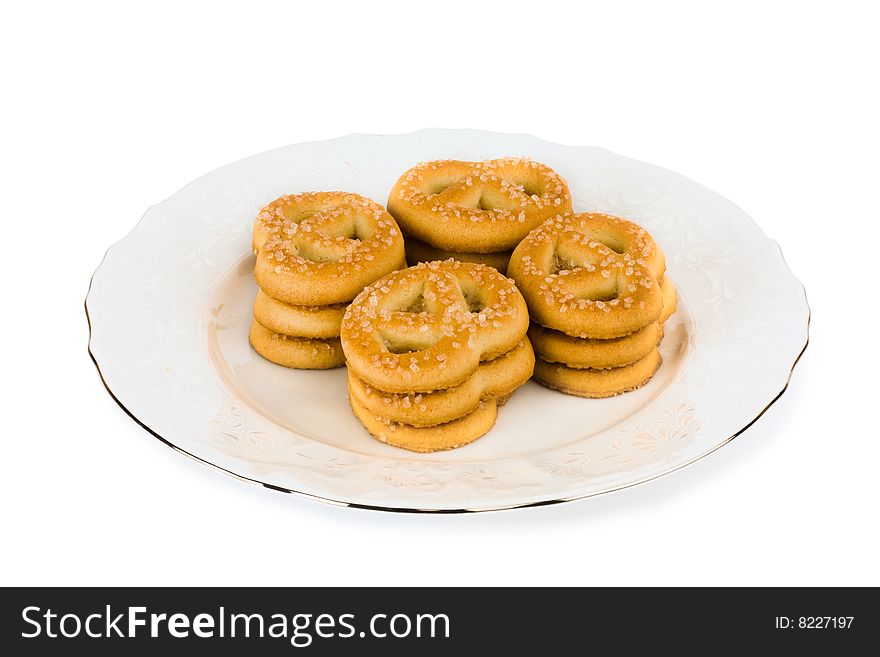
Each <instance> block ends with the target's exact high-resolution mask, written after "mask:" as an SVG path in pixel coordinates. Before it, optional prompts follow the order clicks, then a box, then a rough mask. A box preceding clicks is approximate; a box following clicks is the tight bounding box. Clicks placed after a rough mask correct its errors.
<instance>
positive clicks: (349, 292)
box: [253, 192, 405, 306]
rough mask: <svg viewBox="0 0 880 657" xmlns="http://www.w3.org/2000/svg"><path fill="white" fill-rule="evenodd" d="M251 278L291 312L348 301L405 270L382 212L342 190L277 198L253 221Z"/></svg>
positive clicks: (398, 238) (392, 227)
mask: <svg viewBox="0 0 880 657" xmlns="http://www.w3.org/2000/svg"><path fill="white" fill-rule="evenodd" d="M253 244H254V250H255V251H256V254H257V261H256V265H255V267H254V277H255V278H256V280H257V284H258V285H259V286H260V287H261V288H262V289H263V291H264V292H265V293H266V294H267V295H268V296H270V297H272V298H273V299H277V300H278V301H281V302H283V303H286V304H290V305H294V306H325V305H332V304H338V303H348V302H349V301H351V300H352V299H354V297H355V296H357V294H358V292H360V291H361V290H362V289H364V287H366V286H367V285H369V284H370V283H372V282H373V281H375V280H376V279H378V278H381V277H382V276H384V275H385V274H388V273H390V272H392V271H394V270H395V269H398V268H400V267H401V266H403V265H404V263H405V259H404V247H403V236H402V235H401V233H400V229H399V228H398V227H397V223H396V222H395V221H394V218H393V217H392V216H391V215H389V214H388V212H386V210H385V208H383V207H382V206H381V205H379V204H378V203H376V202H375V201H371V200H370V199H368V198H364V197H363V196H359V195H357V194H350V193H345V192H308V193H304V194H291V195H289V196H282V197H281V198H279V199H276V200H275V201H273V202H272V203H270V204H269V205H267V206H266V207H265V208H263V209H262V210H261V211H260V214H259V215H258V216H257V219H256V221H255V222H254V236H253Z"/></svg>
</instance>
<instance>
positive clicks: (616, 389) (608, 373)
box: [534, 348, 662, 398]
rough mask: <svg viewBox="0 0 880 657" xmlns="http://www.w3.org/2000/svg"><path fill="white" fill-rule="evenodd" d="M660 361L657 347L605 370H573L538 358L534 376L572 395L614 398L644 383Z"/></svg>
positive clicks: (543, 382) (540, 381) (544, 383)
mask: <svg viewBox="0 0 880 657" xmlns="http://www.w3.org/2000/svg"><path fill="white" fill-rule="evenodd" d="M661 360H662V359H661V358H660V351H659V350H658V349H656V348H655V349H653V350H651V351H650V352H649V353H648V355H646V356H644V357H643V358H641V359H639V360H637V361H636V362H634V363H632V364H630V365H625V366H623V367H615V368H612V369H605V370H595V369H574V368H571V367H566V366H565V365H561V364H559V363H548V362H547V361H545V360H541V359H540V358H537V359H535V376H534V379H535V381H537V382H538V383H540V384H541V385H544V386H546V387H548V388H553V389H554V390H559V391H561V392H564V393H566V394H569V395H576V396H578V397H592V398H601V397H613V396H614V395H619V394H621V393H624V392H629V391H630V390H635V389H636V388H640V387H642V386H643V385H645V384H646V383H647V382H648V381H649V380H650V379H651V377H652V376H654V373H655V372H656V371H657V369H658V368H659V367H660V363H661Z"/></svg>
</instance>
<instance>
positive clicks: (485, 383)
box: [348, 339, 535, 427]
mask: <svg viewBox="0 0 880 657" xmlns="http://www.w3.org/2000/svg"><path fill="white" fill-rule="evenodd" d="M534 369H535V354H534V352H533V351H532V345H531V344H530V343H529V341H528V339H525V340H523V341H522V342H520V343H519V345H518V346H516V347H514V348H513V349H511V350H510V351H509V352H507V353H506V354H504V355H503V356H499V357H498V358H494V359H492V360H490V361H486V362H484V363H482V364H481V365H480V366H479V367H478V368H477V371H476V372H475V373H474V374H473V376H469V377H468V378H467V379H465V380H464V382H463V383H461V384H459V385H457V386H455V387H454V388H447V389H446V390H437V391H435V392H426V393H415V392H408V393H389V392H383V391H382V390H377V389H376V388H373V387H372V386H371V385H369V384H367V383H364V382H363V381H362V380H361V379H359V378H358V377H357V375H356V374H354V373H353V372H352V370H349V371H348V390H349V394H350V395H351V396H352V397H353V398H355V400H356V401H357V402H359V403H360V404H361V405H362V406H364V407H365V408H367V409H368V410H369V411H370V412H371V413H373V414H375V415H376V416H377V417H382V418H386V419H388V420H391V421H394V422H400V423H404V424H408V425H410V426H415V427H433V426H436V425H438V424H443V423H445V422H452V421H453V420H457V419H458V418H460V417H463V416H464V415H467V414H468V413H470V412H472V411H474V410H476V409H477V407H478V406H479V405H480V402H484V401H487V400H489V399H497V400H499V403H503V401H504V400H505V399H506V397H508V396H510V395H511V394H513V392H514V391H515V390H516V389H517V388H519V387H520V386H521V385H523V384H524V383H525V382H526V381H528V380H529V379H530V378H532V373H533V372H534Z"/></svg>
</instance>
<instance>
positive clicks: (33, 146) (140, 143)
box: [0, 0, 880, 585]
mask: <svg viewBox="0 0 880 657" xmlns="http://www.w3.org/2000/svg"><path fill="white" fill-rule="evenodd" d="M715 4H716V3H704V2H699V3H698V2H694V3H647V2H646V3H629V2H601V3H593V4H589V5H588V4H587V3H576V2H551V1H549V0H541V1H540V2H514V1H513V0H509V1H508V2H503V3H490V2H475V1H473V0H472V1H469V2H454V1H453V0H445V1H444V2H442V3H440V4H439V5H438V4H436V3H417V2H407V3H403V2H401V3H381V2H358V3H351V4H348V3H341V2H339V3H335V2H329V1H328V2H308V3H306V2H304V3H295V2H287V3H281V2H279V3H267V2H255V1H249V2H241V3H237V4H226V3H220V2H210V3H207V2H206V3H183V2H172V3H164V2H151V3H143V4H142V5H141V6H140V8H139V9H136V8H131V7H128V6H126V5H127V3H109V2H108V3H105V4H98V3H92V2H83V3H64V4H62V3H58V4H54V5H53V4H45V3H37V2H35V3H28V4H27V5H25V3H21V7H19V8H17V9H10V8H9V6H8V5H4V7H5V8H4V9H3V10H2V16H0V61H2V69H0V70H2V91H3V100H2V104H0V113H2V121H0V131H2V142H0V169H2V170H0V180H2V183H0V188H2V201H3V214H2V221H3V230H4V231H5V235H6V237H5V243H6V248H5V256H4V257H3V259H2V261H0V262H2V267H3V272H2V273H3V276H2V281H3V321H2V329H0V330H2V332H3V343H4V349H3V359H2V367H0V373H2V375H3V376H2V381H3V382H4V385H3V393H2V395H3V396H2V400H3V403H2V425H0V426H2V440H3V449H2V452H0V454H2V464H3V465H2V476H0V493H2V495H0V499H2V503H0V504H2V527H3V530H2V533H3V539H2V541H0V557H2V558H0V584H4V585H6V584H23V585H36V584H116V585H123V584H124V585H133V584H278V585H281V584H291V585H295V584H313V585H330V584H411V585H427V584H614V585H624V584H768V585H775V584H874V585H878V584H880V568H878V559H877V554H878V548H880V545H878V540H877V532H878V529H877V526H878V522H877V515H878V514H877V505H878V501H880V499H878V497H880V496H878V483H877V482H878V473H880V440H878V438H880V432H878V428H877V417H878V416H877V413H878V410H880V409H878V403H877V395H876V381H877V374H876V370H877V368H878V365H880V363H878V358H877V345H876V344H875V343H876V319H877V313H876V308H877V286H878V283H880V279H878V277H877V273H876V272H877V264H876V263H877V258H878V249H877V247H878V228H877V225H878V221H880V212H878V205H877V186H878V181H880V176H878V174H880V167H878V163H877V162H878V160H877V155H878V149H880V138H878V121H880V103H878V84H877V75H878V73H877V70H878V68H877V67H878V62H880V48H878V39H877V36H876V34H875V27H876V25H877V24H878V22H877V16H873V15H870V14H869V10H868V7H870V3H863V4H861V5H859V4H855V3H853V4H849V3H846V2H835V3H825V5H824V8H823V7H822V6H819V5H814V4H813V3H810V2H798V3H783V2H779V3H770V2H760V3H749V2H737V3H731V4H730V5H729V8H728V9H722V8H719V7H716V6H715ZM25 7H26V8H25ZM433 126H437V127H473V128H484V129H490V130H497V131H510V132H527V133H532V134H535V135H537V136H539V137H542V138H544V139H548V140H551V141H558V142H562V143H572V144H587V145H597V146H604V147H606V148H609V149H611V150H613V151H615V152H617V153H620V154H622V155H626V156H629V157H634V158H637V159H641V160H646V161H649V162H652V163H655V164H659V165H661V166H665V167H667V168H670V169H672V170H674V171H678V172H679V173H682V174H684V175H686V176H688V177H690V178H693V179H695V180H697V181H698V182H701V183H703V184H705V185H707V186H708V187H710V188H712V189H714V190H716V191H718V192H719V193H721V194H722V195H724V196H726V197H728V198H729V199H731V200H733V201H734V202H735V203H737V204H739V205H740V206H741V207H743V208H744V209H745V210H746V212H748V213H749V214H751V215H752V216H753V217H754V219H755V220H756V221H757V222H758V223H759V224H760V225H761V226H762V227H763V228H764V230H765V231H766V232H767V233H768V234H769V235H770V236H771V237H774V238H776V239H777V240H778V241H779V242H780V244H781V245H782V248H783V251H784V253H785V256H786V258H787V260H788V263H789V265H790V267H791V269H792V270H793V271H794V273H795V275H797V276H798V277H799V278H800V279H801V280H802V281H803V282H804V284H805V285H806V288H807V292H808V295H809V299H810V303H811V306H812V311H813V323H812V331H811V332H812V336H811V345H810V347H809V349H808V350H807V352H806V354H805V356H804V357H803V359H802V360H801V363H800V365H799V366H798V368H797V370H796V371H795V376H794V378H793V380H792V383H791V387H790V389H789V392H788V393H787V394H786V395H785V396H784V397H783V398H782V399H781V400H780V401H779V403H777V404H776V405H775V406H774V407H773V408H772V409H771V410H770V411H769V412H768V413H767V414H766V416H765V417H763V418H762V419H761V420H760V421H759V422H758V424H756V425H755V426H754V427H753V428H752V429H750V430H749V431H748V432H747V433H746V434H744V435H743V436H741V437H740V438H738V439H737V440H736V441H734V442H733V443H732V444H730V445H729V446H727V447H725V448H724V449H722V450H721V451H719V452H717V453H715V454H713V455H712V456H710V457H709V458H707V459H704V460H703V461H701V462H699V463H697V464H695V465H693V466H691V467H688V468H686V469H685V470H683V471H680V472H678V473H676V474H673V475H671V476H668V477H666V478H663V479H661V480H658V481H655V482H653V483H650V484H647V485H644V486H641V487H637V488H635V489H630V490H626V491H623V492H619V493H615V494H611V495H606V496H602V497H599V498H595V499H590V500H586V501H582V502H577V503H571V504H566V505H560V506H553V507H543V508H536V509H530V510H521V511H513V512H503V513H494V514H491V513H490V514H477V515H462V516H430V517H429V516H423V515H393V514H385V513H379V512H371V511H359V510H351V509H345V508H335V507H331V506H325V505H322V504H319V503H316V502H312V501H307V500H303V499H299V498H297V497H294V496H290V495H283V494H279V493H274V492H271V491H269V490H264V489H261V488H258V487H255V486H249V485H247V484H244V483H241V482H238V481H236V480H234V479H232V478H229V477H225V476H223V475H221V474H218V473H216V472H214V471H211V470H209V469H208V468H205V467H203V466H201V465H198V464H196V463H195V462H192V461H190V460H188V459H185V458H183V457H181V456H179V455H177V454H175V453H174V452H173V451H172V450H170V449H168V448H167V447H166V446H164V445H163V444H162V443H160V442H159V441H158V440H155V439H153V438H152V437H150V436H149V435H148V434H147V433H145V432H144V431H143V430H142V429H140V428H139V427H138V426H136V425H135V424H134V423H133V422H132V421H131V420H130V419H129V418H128V417H127V416H126V415H125V414H124V413H123V412H122V411H121V410H120V409H119V407H118V406H117V405H116V404H115V403H114V402H113V401H112V399H111V398H110V397H109V396H108V395H107V394H106V392H105V390H104V388H103V386H102V385H101V382H100V380H99V378H98V375H97V372H96V371H95V369H94V367H93V365H92V363H91V361H90V359H89V357H88V354H87V351H86V343H87V337H88V335H87V326H86V320H85V315H84V312H83V299H84V297H85V293H86V289H87V286H88V282H89V277H90V275H91V273H92V271H93V270H94V268H95V267H96V266H97V264H98V263H99V262H100V260H101V257H102V255H103V253H104V250H105V249H106V248H107V246H108V245H110V244H111V243H112V242H114V241H116V240H118V239H120V238H121V237H123V236H124V235H125V234H126V233H127V232H128V231H129V229H130V228H131V227H132V226H133V225H134V224H135V222H136V221H137V220H138V218H139V217H140V216H141V214H142V213H143V212H144V210H145V209H146V208H147V207H148V206H150V205H151V204H153V203H156V202H158V201H160V200H162V199H164V198H165V197H167V196H169V195H171V194H172V193H173V192H175V191H176V190H177V189H178V188H180V187H182V186H183V185H184V184H186V183H187V182H189V181H190V180H191V179H193V178H195V177H197V176H199V175H201V174H203V173H206V172H207V171H209V170H211V169H214V168H217V167H219V166H222V165H223V164H226V163H228V162H231V161H234V160H237V159H240V158H242V157H245V156H248V155H251V154H253V153H256V152H260V151H263V150H267V149H270V148H274V147H277V146H282V145H285V144H289V143H295V142H299V141H311V140H317V139H325V138H332V137H336V136H340V135H344V134H347V133H350V132H372V133H396V132H407V131H410V130H414V129H418V128H423V127H433ZM731 403H736V400H731Z"/></svg>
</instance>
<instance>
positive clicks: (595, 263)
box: [509, 213, 676, 397]
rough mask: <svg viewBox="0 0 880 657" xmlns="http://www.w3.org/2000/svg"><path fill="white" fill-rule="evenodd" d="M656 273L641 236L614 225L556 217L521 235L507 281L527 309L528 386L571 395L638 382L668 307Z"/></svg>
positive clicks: (654, 254)
mask: <svg viewBox="0 0 880 657" xmlns="http://www.w3.org/2000/svg"><path fill="white" fill-rule="evenodd" d="M665 270H666V262H665V258H664V256H663V251H662V250H661V249H660V247H659V246H658V245H657V244H656V243H655V242H654V240H653V238H652V237H651V236H650V235H649V234H648V233H647V231H645V229H644V228H642V227H641V226H638V225H637V224H634V223H632V222H630V221H627V220H625V219H620V218H618V217H613V216H610V215H606V214H597V213H580V214H569V215H560V216H557V217H554V218H552V219H549V220H547V221H546V222H545V223H543V224H542V225H541V226H539V227H538V228H536V229H535V230H533V231H532V232H531V233H529V235H528V236H527V237H526V238H525V239H524V240H523V241H522V242H521V243H520V244H519V246H517V248H516V249H515V250H514V252H513V255H512V257H511V260H510V265H509V273H510V276H511V277H512V278H513V279H514V280H515V281H516V284H517V286H518V287H519V289H520V290H521V291H522V294H523V296H524V297H525V299H526V303H527V304H528V307H529V314H530V317H531V321H532V324H531V327H530V328H529V337H530V338H531V340H532V344H533V345H534V348H535V352H536V354H537V359H536V362H535V380H536V381H538V382H539V383H541V384H543V385H545V386H547V387H550V388H554V389H556V390H560V391H562V392H565V393H568V394H572V395H578V396H581V397H610V396H613V395H617V394H620V393H622V392H627V391H629V390H633V389H635V388H638V387H640V386H642V385H644V384H645V383H647V382H648V380H650V378H651V377H652V376H653V375H654V373H655V372H656V371H657V369H658V368H659V366H660V361H661V359H660V352H659V350H658V345H659V343H660V340H661V338H662V337H663V323H664V322H665V321H666V320H667V319H668V318H669V316H670V315H671V314H672V313H673V312H675V306H676V294H675V288H674V287H673V285H672V283H671V281H670V280H669V278H668V277H667V276H664V273H665Z"/></svg>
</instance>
